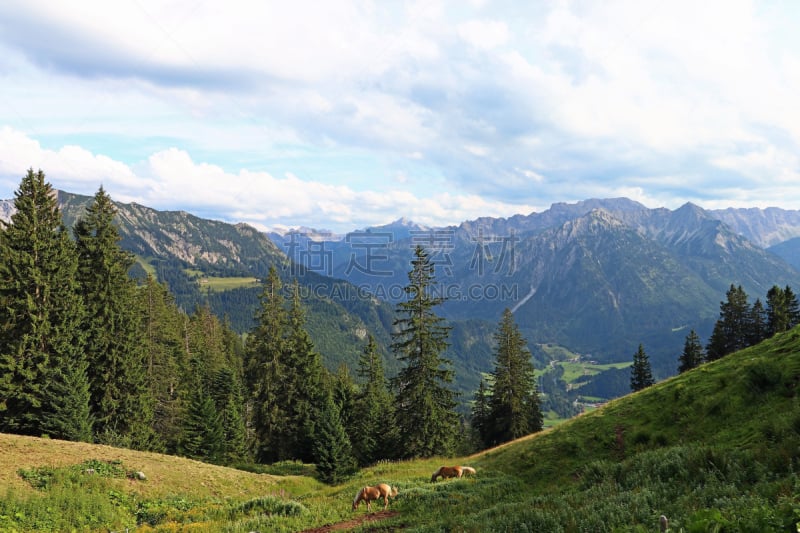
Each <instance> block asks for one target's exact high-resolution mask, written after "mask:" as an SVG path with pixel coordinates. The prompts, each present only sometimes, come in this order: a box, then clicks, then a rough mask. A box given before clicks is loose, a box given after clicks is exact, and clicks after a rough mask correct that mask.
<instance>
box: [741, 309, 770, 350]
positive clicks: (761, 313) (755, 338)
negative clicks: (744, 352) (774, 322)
mask: <svg viewBox="0 0 800 533" xmlns="http://www.w3.org/2000/svg"><path fill="white" fill-rule="evenodd" d="M768 336H769V335H768V330H767V312H766V310H765V309H764V305H763V304H762V303H761V299H760V298H756V301H755V302H753V306H752V307H751V308H750V312H749V314H748V316H747V338H746V343H747V346H755V345H756V344H758V343H759V342H761V341H763V340H764V339H766V338H767V337H768Z"/></svg>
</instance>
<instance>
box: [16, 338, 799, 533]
mask: <svg viewBox="0 0 800 533" xmlns="http://www.w3.org/2000/svg"><path fill="white" fill-rule="evenodd" d="M798 383H800V329H798V328H795V329H792V330H790V331H787V332H783V333H779V334H777V335H776V336H774V337H772V338H770V339H768V340H766V341H764V342H762V343H760V344H758V345H756V346H753V347H750V348H747V349H745V350H742V351H739V352H736V353H734V354H730V355H728V356H726V357H723V358H722V359H720V360H718V361H714V362H711V363H706V364H702V365H701V366H699V367H697V368H695V369H693V370H689V371H687V372H685V373H682V374H681V375H679V376H676V377H673V378H671V379H669V380H666V381H663V382H661V383H657V384H655V385H653V386H651V387H647V388H646V389H644V390H642V391H640V392H637V393H635V394H630V395H627V396H626V397H624V398H619V399H617V400H614V401H612V402H610V403H608V404H607V405H605V406H604V407H602V408H600V409H598V410H596V411H594V412H591V413H587V414H584V415H583V416H580V417H577V418H575V419H573V420H571V421H568V422H566V423H564V424H562V425H560V426H559V427H557V428H554V429H550V430H547V431H544V432H541V433H538V434H536V435H533V436H528V437H524V438H521V439H517V440H514V441H511V442H509V443H506V444H503V445H501V446H498V447H496V448H493V449H489V450H486V451H484V452H481V453H479V454H475V455H472V456H469V457H456V458H450V459H449V460H448V461H447V462H448V463H449V464H469V465H471V466H473V467H475V468H476V470H477V475H476V476H474V477H471V478H463V479H455V480H449V481H440V482H438V483H431V482H430V475H431V472H433V471H434V470H436V469H437V468H438V467H439V466H441V464H442V463H443V460H442V459H441V458H436V459H426V460H409V461H401V462H389V463H382V464H380V465H372V466H370V467H369V468H365V469H363V470H361V471H359V472H358V473H357V474H356V475H355V476H354V477H353V478H351V479H348V480H347V481H344V482H341V483H339V484H336V485H334V486H330V487H326V486H324V485H322V484H321V483H319V482H317V481H316V480H314V479H313V476H314V475H316V474H315V473H314V471H313V469H309V470H306V471H302V472H300V474H301V475H297V474H298V472H297V471H293V472H292V474H293V475H290V476H287V477H283V476H277V477H276V476H274V475H254V474H251V473H249V472H243V471H236V470H232V469H227V468H221V467H217V466H212V465H205V464H203V463H199V462H197V461H185V460H183V459H180V458H167V457H163V456H159V455H156V454H143V453H134V452H130V451H128V450H122V449H118V448H110V447H103V446H89V445H85V444H82V443H64V442H62V441H56V440H52V439H34V438H31V437H17V436H12V435H3V434H0V446H2V447H3V449H5V450H9V453H6V454H4V455H3V457H2V458H0V466H4V468H0V476H6V477H0V481H3V482H5V483H7V484H8V485H9V486H12V487H14V489H15V490H14V493H13V495H12V496H11V497H8V498H6V499H4V500H2V501H0V511H1V512H0V515H1V516H2V517H3V518H0V520H3V522H0V526H3V527H8V528H16V529H19V530H35V529H42V528H41V527H38V528H37V527H35V526H34V525H32V524H34V523H35V524H42V523H50V524H59V525H60V526H61V527H60V529H62V530H68V529H70V528H78V529H80V528H81V527H87V525H88V521H89V520H90V519H92V517H97V516H98V515H99V516H100V517H102V518H105V521H104V522H103V523H104V525H106V526H107V527H112V526H113V527H114V528H115V529H121V528H124V527H131V526H136V524H137V518H136V517H137V516H138V517H139V520H142V521H144V520H150V521H149V522H147V525H148V527H158V526H162V525H163V526H164V527H175V526H176V525H182V524H185V525H187V527H188V525H189V524H191V527H195V528H203V527H206V528H207V529H208V530H214V529H216V530H223V529H224V528H226V527H228V528H238V529H240V530H248V531H249V530H270V531H287V532H288V531H303V530H307V529H311V528H315V527H316V528H321V527H333V526H334V525H335V524H340V523H341V524H344V523H350V521H351V520H353V519H354V518H359V517H362V516H365V515H364V514H363V511H362V512H359V513H356V514H354V513H353V512H352V511H351V510H350V502H351V501H352V498H353V496H354V495H355V494H356V492H357V491H358V490H360V489H361V488H363V486H364V485H365V484H374V483H376V481H378V480H380V481H386V482H389V483H391V484H392V485H393V486H397V487H398V488H399V496H398V497H397V498H396V499H393V500H392V501H391V503H390V510H391V511H392V512H396V513H398V514H395V515H388V514H382V515H380V516H376V517H375V518H380V519H381V522H380V523H379V524H375V523H373V524H371V526H373V527H375V526H377V527H381V528H384V529H399V528H403V527H408V524H413V525H414V528H415V530H418V531H426V532H427V531H431V532H432V531H443V530H448V531H498V530H503V531H525V530H527V531H563V532H569V533H572V532H578V531H606V530H617V531H632V532H633V531H635V532H638V531H657V530H658V527H659V525H658V524H659V518H660V516H662V515H663V516H665V517H666V518H667V520H668V522H669V526H670V528H671V529H672V530H674V531H681V530H683V531H753V532H755V531H758V532H759V533H772V532H775V533H778V532H787V531H795V530H796V529H797V526H798V523H799V522H800V503H798V502H800V488H799V487H800V479H798V475H797V472H798V468H799V467H800V464H798V462H799V461H800V460H799V459H798V455H797V449H798V447H800V408H799V407H798V401H797V400H798ZM86 458H97V459H101V460H102V461H118V462H119V461H121V462H122V463H121V464H122V467H123V468H128V469H138V470H142V471H144V472H146V473H148V474H150V473H152V476H150V477H151V478H150V479H148V481H147V482H144V483H139V482H135V481H131V480H130V479H126V478H124V474H123V477H121V478H114V477H113V476H110V475H107V474H105V475H104V474H97V475H95V476H87V475H85V474H84V475H82V474H81V472H83V470H85V468H86V466H85V465H84V463H83V461H85V460H86ZM92 464H95V465H97V464H100V465H107V464H109V463H106V462H97V463H92ZM123 472H124V471H123ZM22 474H24V475H25V476H26V477H23V475H22ZM37 475H38V476H39V477H37ZM9 476H10V478H9ZM47 476H50V477H47ZM106 476H108V477H106ZM42 477H45V478H46V479H49V480H50V483H49V484H48V485H46V486H45V487H43V488H39V489H34V488H32V487H31V484H30V483H34V482H36V480H37V479H42ZM25 479H29V480H30V481H25ZM197 479H203V480H204V483H202V484H200V483H196V480H197ZM66 484H70V485H69V486H70V490H69V491H64V490H63V487H64V486H65V485H66ZM98 489H100V490H98ZM112 493H113V494H114V495H115V496H114V499H113V500H112V499H111V497H110V496H109V494H112ZM265 493H270V494H272V496H269V497H266V498H265V497H264V496H263V495H264V494H265ZM133 494H136V497H135V498H134V497H133V496H132V495H133ZM93 495H94V496H93ZM220 495H222V496H223V497H225V501H226V504H225V505H224V506H223V507H222V508H220V507H219V506H218V505H219V501H220ZM65 498H66V499H65ZM92 498H93V499H92ZM56 501H61V502H62V503H66V507H65V509H80V508H81V505H83V504H85V503H86V502H87V501H91V502H93V504H94V507H93V509H94V510H95V514H94V515H92V514H90V513H67V512H59V513H57V515H58V516H56V515H55V514H54V513H53V512H52V510H51V511H49V514H48V511H47V510H46V509H47V507H48V506H51V508H55V505H54V503H55V502H56ZM267 509H269V510H270V511H267ZM248 510H257V512H254V513H248ZM34 520H38V522H34ZM48 521H49V522H48ZM168 521H169V522H168ZM141 523H142V524H143V522H141Z"/></svg>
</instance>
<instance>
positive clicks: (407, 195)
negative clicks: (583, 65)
mask: <svg viewBox="0 0 800 533" xmlns="http://www.w3.org/2000/svg"><path fill="white" fill-rule="evenodd" d="M30 166H33V168H35V169H37V168H42V169H45V173H46V175H47V178H48V181H49V182H50V183H51V184H52V185H53V187H55V188H57V189H61V190H65V191H68V192H73V193H80V194H87V195H91V194H94V192H96V190H97V189H98V188H99V186H100V185H101V184H102V185H103V186H104V188H105V189H106V191H107V192H108V193H109V194H110V195H111V197H112V198H113V199H114V200H117V201H122V202H137V203H140V204H143V205H146V206H149V207H153V208H155V209H164V210H172V209H176V203H178V204H180V205H181V206H182V207H181V209H183V210H187V211H189V212H195V213H197V212H203V213H205V212H214V213H218V217H217V218H219V219H221V220H225V221H228V222H247V223H250V224H252V225H254V226H256V227H259V228H262V229H265V228H269V227H276V226H280V225H284V226H311V227H325V228H333V229H335V230H337V231H348V230H352V229H356V228H360V227H367V226H372V225H379V224H385V223H387V222H390V221H391V220H396V219H398V218H400V217H402V216H406V217H408V218H411V219H413V220H415V221H418V222H420V223H423V224H427V225H434V226H444V225H450V224H458V223H459V222H461V221H463V220H466V219H468V218H477V217H479V216H485V215H487V214H490V215H494V216H510V215H513V214H516V213H519V212H527V211H528V210H529V209H530V207H529V206H527V205H524V204H521V205H515V204H506V203H503V202H491V201H486V200H484V199H482V198H480V197H478V196H476V195H470V194H460V195H451V194H449V193H437V194H431V195H430V196H427V197H420V196H417V195H415V194H413V193H411V192H409V191H405V190H399V189H392V190H388V191H377V190H355V189H353V188H351V187H348V186H346V185H331V184H326V183H321V182H318V181H311V180H306V179H302V178H300V177H298V176H296V175H294V174H291V173H289V174H286V175H285V176H283V177H275V176H273V175H272V174H270V173H268V172H254V171H250V170H247V169H242V170H240V171H239V172H236V173H231V172H226V171H225V170H224V169H222V168H221V167H219V166H217V165H214V164H209V163H202V162H196V161H194V160H193V159H192V157H191V156H190V155H189V154H188V153H187V152H186V151H184V150H179V149H177V148H170V149H168V150H163V151H159V152H157V153H154V154H152V155H151V156H150V157H149V158H148V159H147V160H146V161H145V162H144V163H143V164H141V165H138V166H137V173H134V172H133V170H132V169H131V168H130V167H128V166H127V165H125V164H124V163H121V162H118V161H114V160H112V159H110V158H108V157H106V156H103V155H95V154H92V153H90V152H88V151H87V150H84V149H82V148H79V147H74V146H67V147H64V148H62V149H59V150H47V149H43V148H42V147H41V146H40V145H39V143H38V142H36V141H34V140H32V139H30V138H29V137H27V136H26V135H24V134H22V133H20V132H17V131H14V130H11V129H10V128H2V129H0V179H2V180H3V181H7V182H11V181H13V180H16V181H15V184H14V186H16V185H18V183H19V180H20V179H21V178H22V176H23V175H24V174H25V172H26V171H27V168H28V167H30Z"/></svg>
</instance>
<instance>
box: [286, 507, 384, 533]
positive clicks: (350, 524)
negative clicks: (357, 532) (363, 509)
mask: <svg viewBox="0 0 800 533" xmlns="http://www.w3.org/2000/svg"><path fill="white" fill-rule="evenodd" d="M398 514H400V513H398V512H397V511H378V512H376V513H369V514H364V515H361V516H359V517H357V518H353V519H352V520H346V521H344V522H337V523H336V524H329V525H327V526H322V527H315V528H314V529H306V530H303V531H302V533H327V532H328V531H346V530H350V529H353V528H354V527H358V526H360V525H361V524H364V523H366V522H375V521H378V520H383V519H385V518H389V517H390V516H395V515H398Z"/></svg>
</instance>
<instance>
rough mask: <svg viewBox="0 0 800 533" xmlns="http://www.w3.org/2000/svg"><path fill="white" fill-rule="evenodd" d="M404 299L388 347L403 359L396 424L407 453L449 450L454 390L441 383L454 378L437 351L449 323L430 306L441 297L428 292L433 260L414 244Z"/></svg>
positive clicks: (444, 340) (454, 420) (444, 343)
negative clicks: (445, 323)
mask: <svg viewBox="0 0 800 533" xmlns="http://www.w3.org/2000/svg"><path fill="white" fill-rule="evenodd" d="M411 264H412V268H411V270H410V271H409V273H408V280H409V284H408V285H407V286H406V287H405V288H404V290H405V293H406V295H407V297H408V300H407V301H404V302H400V303H398V304H397V308H396V312H397V314H398V315H399V317H398V318H396V319H395V321H394V326H395V328H396V330H395V331H394V332H393V333H392V337H393V341H394V342H393V343H392V350H393V351H394V353H395V355H396V356H397V357H398V359H399V360H401V361H403V362H404V363H405V367H404V368H402V369H401V370H400V372H399V373H398V375H397V376H396V377H395V378H394V380H393V383H394V386H395V389H396V391H397V396H396V403H395V405H396V409H397V426H398V429H399V431H400V434H401V435H402V438H403V442H402V453H403V455H404V456H406V457H432V456H434V455H448V454H449V453H450V452H451V451H452V449H453V445H454V439H455V435H456V434H457V432H458V416H457V414H456V413H455V411H454V408H455V406H456V401H455V393H454V392H453V391H452V390H451V389H449V388H448V387H447V386H446V385H447V384H448V383H451V382H452V381H453V371H452V368H451V367H452V363H451V361H449V360H448V359H446V358H444V357H442V355H441V354H442V353H443V352H444V351H445V349H446V348H447V346H448V343H447V337H448V335H449V333H450V327H448V326H446V325H444V319H443V318H441V317H439V316H437V315H436V314H435V313H434V311H433V308H434V307H435V306H437V305H439V304H441V303H442V302H443V300H442V298H439V297H435V296H433V295H432V294H431V292H432V290H433V286H434V283H435V279H434V265H433V263H432V261H431V259H430V256H429V255H428V253H427V252H426V251H425V250H424V249H423V248H422V247H421V246H417V247H416V249H415V250H414V259H413V260H412V261H411Z"/></svg>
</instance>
